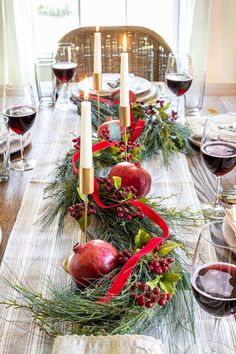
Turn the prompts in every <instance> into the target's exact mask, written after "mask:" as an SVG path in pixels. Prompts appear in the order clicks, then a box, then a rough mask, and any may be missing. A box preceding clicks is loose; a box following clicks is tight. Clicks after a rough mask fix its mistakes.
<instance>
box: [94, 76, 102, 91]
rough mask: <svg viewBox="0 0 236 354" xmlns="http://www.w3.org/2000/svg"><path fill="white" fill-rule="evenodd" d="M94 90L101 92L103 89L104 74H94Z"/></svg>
mask: <svg viewBox="0 0 236 354" xmlns="http://www.w3.org/2000/svg"><path fill="white" fill-rule="evenodd" d="M93 89H94V91H101V89H102V74H101V73H93Z"/></svg>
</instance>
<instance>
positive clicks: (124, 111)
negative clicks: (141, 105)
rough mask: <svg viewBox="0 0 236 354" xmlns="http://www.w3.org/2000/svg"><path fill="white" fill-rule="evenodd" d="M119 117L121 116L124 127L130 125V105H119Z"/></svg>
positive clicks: (121, 123) (121, 124)
mask: <svg viewBox="0 0 236 354" xmlns="http://www.w3.org/2000/svg"><path fill="white" fill-rule="evenodd" d="M119 117H120V126H121V127H124V128H128V127H130V106H127V107H122V106H120V107H119Z"/></svg>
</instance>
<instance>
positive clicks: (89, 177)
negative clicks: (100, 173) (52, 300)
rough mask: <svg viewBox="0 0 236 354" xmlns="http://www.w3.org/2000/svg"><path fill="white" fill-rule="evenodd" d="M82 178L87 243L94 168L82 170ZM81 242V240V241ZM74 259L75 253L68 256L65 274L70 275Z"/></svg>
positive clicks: (64, 263)
mask: <svg viewBox="0 0 236 354" xmlns="http://www.w3.org/2000/svg"><path fill="white" fill-rule="evenodd" d="M79 177H80V185H79V190H80V193H82V194H84V196H85V201H84V203H85V210H84V238H85V240H84V241H85V242H86V241H87V239H88V238H87V229H88V195H89V194H92V193H93V192H94V168H93V167H90V168H83V167H81V168H80V171H79ZM80 242H81V240H80ZM72 257H73V253H72V254H71V255H69V256H67V257H66V258H65V259H64V261H63V269H64V271H65V272H67V273H70V261H71V258H72Z"/></svg>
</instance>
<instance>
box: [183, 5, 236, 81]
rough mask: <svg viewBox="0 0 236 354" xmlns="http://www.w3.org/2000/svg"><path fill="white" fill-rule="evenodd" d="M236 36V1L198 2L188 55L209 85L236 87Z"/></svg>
mask: <svg viewBox="0 0 236 354" xmlns="http://www.w3.org/2000/svg"><path fill="white" fill-rule="evenodd" d="M235 33H236V1H235V0H227V1H226V0H195V9H194V17H193V27H192V34H191V40H190V50H189V52H190V54H191V55H192V58H193V63H194V66H195V67H196V68H197V69H204V70H206V80H207V82H214V83H236V64H235V63H236V41H235V38H234V37H235Z"/></svg>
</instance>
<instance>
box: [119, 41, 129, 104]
mask: <svg viewBox="0 0 236 354" xmlns="http://www.w3.org/2000/svg"><path fill="white" fill-rule="evenodd" d="M123 50H124V51H125V50H126V36H125V35H124V39H123ZM128 79H129V57H128V53H121V58H120V106H121V107H127V106H129V82H128Z"/></svg>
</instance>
